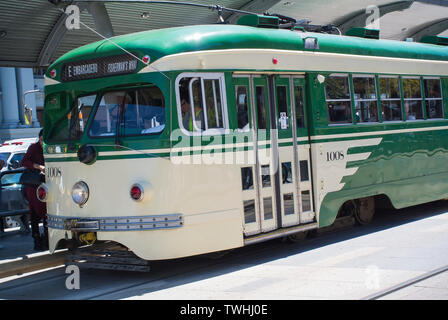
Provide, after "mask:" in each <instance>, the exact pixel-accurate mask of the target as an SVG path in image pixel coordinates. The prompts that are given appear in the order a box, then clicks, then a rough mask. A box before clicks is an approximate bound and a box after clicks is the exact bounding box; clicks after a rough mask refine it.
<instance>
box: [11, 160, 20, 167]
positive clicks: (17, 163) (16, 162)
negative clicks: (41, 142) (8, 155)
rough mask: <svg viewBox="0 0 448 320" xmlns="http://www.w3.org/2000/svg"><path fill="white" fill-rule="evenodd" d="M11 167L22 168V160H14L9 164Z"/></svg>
mask: <svg viewBox="0 0 448 320" xmlns="http://www.w3.org/2000/svg"><path fill="white" fill-rule="evenodd" d="M9 166H10V167H11V169H19V168H20V161H19V160H12V161H11V163H10V164H9Z"/></svg>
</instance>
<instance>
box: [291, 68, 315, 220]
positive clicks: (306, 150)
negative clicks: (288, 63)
mask: <svg viewBox="0 0 448 320" xmlns="http://www.w3.org/2000/svg"><path fill="white" fill-rule="evenodd" d="M289 81H290V83H291V85H290V87H291V88H292V89H291V90H293V91H292V92H291V101H292V108H293V111H294V112H295V115H294V117H293V118H294V120H295V128H296V130H295V132H296V139H295V141H296V142H297V143H296V144H295V146H296V148H297V152H295V153H294V154H295V155H297V156H298V159H297V160H296V166H297V171H296V172H297V180H296V181H297V182H298V185H297V187H296V190H297V194H298V195H299V197H298V200H299V201H298V203H297V205H298V207H299V210H300V216H299V222H300V224H304V223H310V222H313V221H314V219H315V213H314V210H313V192H312V181H311V177H312V175H311V152H310V140H309V131H308V120H307V119H308V114H307V110H309V109H308V108H307V107H306V95H305V92H306V91H305V79H304V78H303V77H296V76H294V77H290V80H289Z"/></svg>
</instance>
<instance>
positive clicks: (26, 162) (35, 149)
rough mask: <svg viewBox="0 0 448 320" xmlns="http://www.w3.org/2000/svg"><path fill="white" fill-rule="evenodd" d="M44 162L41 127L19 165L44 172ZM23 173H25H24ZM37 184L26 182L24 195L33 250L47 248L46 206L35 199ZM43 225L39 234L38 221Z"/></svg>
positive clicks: (35, 171) (37, 171) (36, 171)
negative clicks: (37, 139)
mask: <svg viewBox="0 0 448 320" xmlns="http://www.w3.org/2000/svg"><path fill="white" fill-rule="evenodd" d="M44 165H45V162H44V154H43V129H42V130H40V132H39V141H38V142H36V143H33V144H32V145H30V147H29V148H28V150H27V152H26V154H25V156H24V157H23V159H22V162H21V166H23V167H25V168H26V169H28V170H30V171H32V172H34V173H35V174H37V173H39V174H41V173H45V166H44ZM24 174H25V173H24ZM37 187H38V185H31V184H26V187H25V188H26V189H25V191H26V197H27V199H28V204H29V208H30V215H31V235H32V237H33V239H34V250H35V251H42V250H48V228H47V206H46V204H45V203H44V202H41V201H39V199H37V194H36V192H37ZM40 221H42V222H43V225H44V233H43V234H42V235H41V234H40V230H39V222H40Z"/></svg>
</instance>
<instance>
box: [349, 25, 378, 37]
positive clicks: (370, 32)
mask: <svg viewBox="0 0 448 320" xmlns="http://www.w3.org/2000/svg"><path fill="white" fill-rule="evenodd" d="M345 35H347V36H351V37H360V38H367V39H379V38H380V30H378V29H367V28H351V29H350V30H348V31H347V32H346V33H345Z"/></svg>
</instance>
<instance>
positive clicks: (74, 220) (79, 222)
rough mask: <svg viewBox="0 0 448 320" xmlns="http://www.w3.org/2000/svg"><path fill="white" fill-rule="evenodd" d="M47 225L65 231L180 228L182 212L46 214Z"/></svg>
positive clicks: (182, 223) (182, 222) (182, 221)
mask: <svg viewBox="0 0 448 320" xmlns="http://www.w3.org/2000/svg"><path fill="white" fill-rule="evenodd" d="M47 217H48V219H47V221H48V227H49V228H53V229H57V230H67V231H86V232H93V231H97V232H98V231H105V232H107V231H114V232H116V231H139V230H141V231H144V230H160V229H172V228H180V227H182V226H183V225H184V219H183V215H182V214H165V215H150V216H137V217H135V216H134V217H89V218H81V217H64V216H55V215H50V214H48V215H47Z"/></svg>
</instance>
